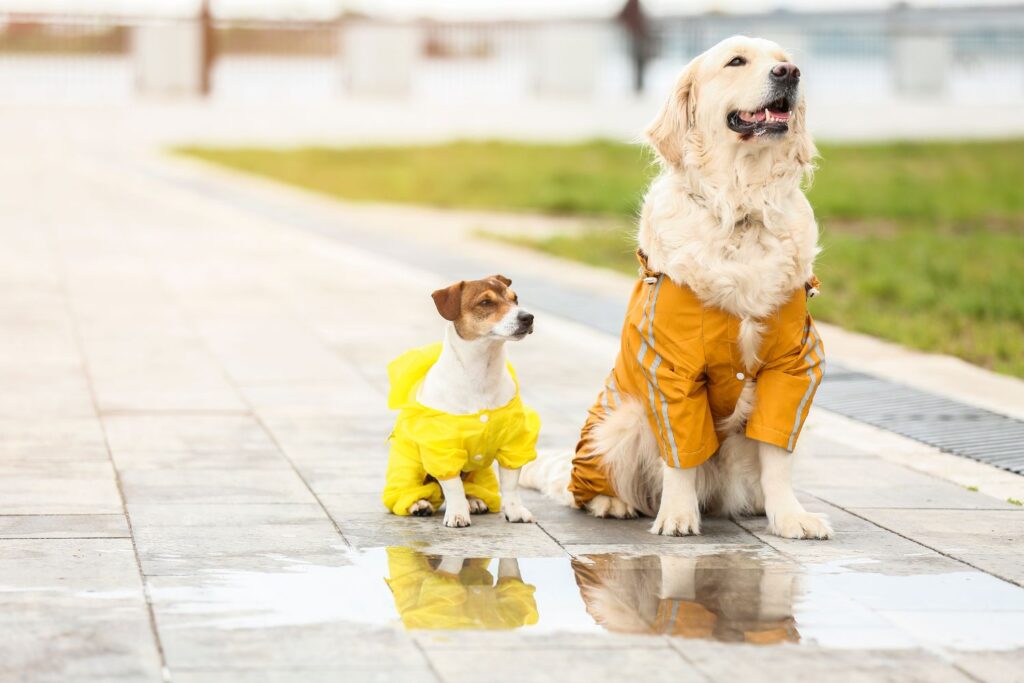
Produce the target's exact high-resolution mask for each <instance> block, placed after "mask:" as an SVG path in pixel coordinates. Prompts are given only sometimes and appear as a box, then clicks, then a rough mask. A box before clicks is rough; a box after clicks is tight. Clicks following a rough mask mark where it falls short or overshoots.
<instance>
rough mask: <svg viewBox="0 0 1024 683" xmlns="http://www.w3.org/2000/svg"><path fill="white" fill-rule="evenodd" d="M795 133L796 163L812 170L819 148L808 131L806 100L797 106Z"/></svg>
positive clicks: (802, 99) (800, 101)
mask: <svg viewBox="0 0 1024 683" xmlns="http://www.w3.org/2000/svg"><path fill="white" fill-rule="evenodd" d="M794 114H795V116H794V118H795V122H794V124H795V126H794V131H793V132H794V133H795V134H796V149H795V155H796V162H797V163H799V164H800V165H801V166H803V167H804V168H805V169H808V170H810V169H811V167H812V166H813V164H814V160H815V158H817V156H818V148H817V147H815V146H814V139H813V138H812V137H811V132H810V131H809V130H808V129H807V103H806V102H805V101H804V98H802V97H801V98H800V100H799V101H798V102H797V104H796V111H795V112H794Z"/></svg>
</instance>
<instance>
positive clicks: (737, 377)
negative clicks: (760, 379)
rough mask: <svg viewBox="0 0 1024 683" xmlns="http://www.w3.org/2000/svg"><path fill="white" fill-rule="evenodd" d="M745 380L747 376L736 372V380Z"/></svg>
mask: <svg viewBox="0 0 1024 683" xmlns="http://www.w3.org/2000/svg"><path fill="white" fill-rule="evenodd" d="M746 378H747V376H746V375H744V374H743V373H742V372H737V373H736V379H739V380H743V379H746Z"/></svg>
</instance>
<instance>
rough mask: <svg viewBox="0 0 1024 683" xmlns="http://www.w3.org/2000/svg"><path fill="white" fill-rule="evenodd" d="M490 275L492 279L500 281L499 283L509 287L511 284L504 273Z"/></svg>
mask: <svg viewBox="0 0 1024 683" xmlns="http://www.w3.org/2000/svg"><path fill="white" fill-rule="evenodd" d="M491 277H492V278H493V279H495V280H497V281H498V282H500V283H501V284H503V285H505V286H506V287H511V286H512V281H511V280H509V279H508V278H507V277H505V276H504V275H492V276H491Z"/></svg>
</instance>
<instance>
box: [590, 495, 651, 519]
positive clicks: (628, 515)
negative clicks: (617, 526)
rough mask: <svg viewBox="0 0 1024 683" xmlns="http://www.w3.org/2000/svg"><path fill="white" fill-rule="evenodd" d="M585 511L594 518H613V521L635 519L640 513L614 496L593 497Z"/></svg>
mask: <svg viewBox="0 0 1024 683" xmlns="http://www.w3.org/2000/svg"><path fill="white" fill-rule="evenodd" d="M587 510H588V511H589V512H590V514H592V515H594V516H595V517H614V518H615V519H636V518H637V517H639V516H640V513H639V512H637V511H636V508H634V507H633V506H632V505H630V504H629V503H627V502H625V501H623V500H621V499H619V498H615V497H614V496H602V495H598V496H594V498H593V500H591V501H590V502H589V503H587Z"/></svg>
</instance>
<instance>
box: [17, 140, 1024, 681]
mask: <svg viewBox="0 0 1024 683" xmlns="http://www.w3.org/2000/svg"><path fill="white" fill-rule="evenodd" d="M7 142H8V143H9V144H8V145H7V150H8V153H7V154H5V155H4V156H3V158H0V182H2V185H0V186H2V187H4V188H5V191H4V192H3V193H2V195H0V215H2V216H3V221H0V235H2V237H3V244H4V247H5V248H4V249H3V250H0V279H2V282H3V286H2V287H0V330H2V332H3V333H2V334H0V345H2V350H3V353H2V355H0V365H2V376H3V378H4V387H5V389H6V391H4V392H3V393H2V397H0V472H2V476H0V549H2V552H0V601H3V604H4V605H3V606H4V608H5V609H3V610H2V614H3V616H2V617H0V622H2V623H3V625H4V628H3V632H4V633H5V635H7V637H6V638H3V639H0V652H2V654H3V656H2V657H0V678H3V679H11V680H31V681H36V680H53V681H57V680H60V681H63V680H76V681H83V680H97V681H114V680H125V681H136V680H139V681H144V680H153V681H155V680H161V679H163V680H173V681H186V682H189V681H192V682H194V681H234V680H238V681H243V680H244V681H293V680H301V681H306V680H310V681H316V680H338V679H339V678H341V679H343V680H359V681H362V680H381V681H385V680H402V681H408V680H416V681H420V680H427V681H429V680H436V681H463V680H467V681H468V680H472V681H477V680H481V679H484V680H488V681H505V680H508V681H524V680H564V679H565V678H566V677H567V676H572V677H573V678H578V679H580V680H587V679H591V680H606V679H608V680H610V679H613V678H619V677H621V676H623V675H630V676H631V677H632V678H636V679H639V680H645V681H647V680H672V681H680V680H713V681H715V680H723V681H724V680H735V679H737V678H738V677H744V678H745V679H747V680H764V679H770V678H776V679H778V678H782V679H796V678H801V677H813V679H815V680H864V681H876V680H900V681H906V680H920V681H947V680H948V681H970V680H975V681H977V680H985V681H1008V680H1021V678H1022V672H1024V667H1022V663H1024V649H1022V648H1024V635H1022V634H1024V588H1022V585H1024V569H1022V564H1021V562H1020V557H1021V555H1022V551H1024V510H1022V509H1021V508H1019V507H1016V506H1013V505H1010V504H1008V503H1007V502H1006V501H1005V498H1002V497H994V496H989V495H986V494H985V493H983V492H981V491H971V490H968V489H966V488H964V486H961V485H958V484H956V483H952V482H950V481H947V480H946V479H944V478H940V477H938V476H933V474H934V473H933V474H928V473H925V472H922V471H919V469H920V468H917V469H915V468H914V467H908V466H907V464H908V463H910V464H914V463H916V462H917V461H928V458H930V457H933V456H934V455H935V454H934V453H930V452H928V451H927V450H926V449H923V447H922V448H920V449H917V450H914V449H915V448H916V447H915V446H914V445H913V444H907V443H905V440H902V441H901V440H898V439H897V440H895V441H893V440H892V439H890V438H888V437H886V436H885V435H880V434H878V433H877V432H876V431H871V430H868V431H863V430H862V431H857V427H856V425H853V426H851V425H847V424H844V423H843V422H842V421H841V420H838V419H836V418H834V416H828V415H815V416H814V418H813V421H812V423H811V426H810V431H809V433H808V438H810V439H812V440H813V441H814V445H815V450H816V454H815V457H813V458H809V459H807V460H806V461H805V462H803V463H801V466H800V472H799V478H798V485H799V489H800V494H801V497H802V498H803V500H804V501H805V502H806V504H807V505H808V506H809V507H810V508H811V509H814V510H816V511H821V512H826V513H827V514H829V515H830V517H831V519H832V522H833V525H834V526H835V528H836V530H837V535H836V538H835V539H834V540H833V541H831V542H827V543H824V542H820V543H819V542H797V541H786V540H782V539H777V538H774V537H771V536H768V535H766V534H765V532H764V528H765V522H764V520H763V519H751V520H744V521H743V522H741V523H734V522H731V521H728V520H709V521H708V522H707V524H706V527H705V532H704V535H703V536H701V537H695V538H683V539H677V538H661V537H656V536H652V535H650V534H648V533H647V532H646V527H647V526H648V524H649V521H644V520H636V521H618V522H609V521H599V520H594V519H591V518H589V517H586V516H585V515H582V514H580V513H576V512H574V511H571V510H566V509H562V508H558V507H556V506H554V505H553V504H551V503H549V502H547V501H544V500H542V499H540V498H539V497H538V496H535V495H532V494H531V495H530V496H528V498H527V504H528V505H529V506H530V507H531V509H532V510H533V512H534V514H535V515H536V516H537V518H538V519H539V524H537V525H508V524H505V523H504V522H503V521H502V520H500V519H498V518H497V516H493V515H492V516H487V517H480V518H476V519H475V520H474V525H473V527H471V528H470V529H466V530H461V531H454V530H448V529H444V528H442V527H441V523H440V519H439V518H437V517H435V518H431V519H399V518H395V517H391V516H388V515H386V514H385V513H384V511H383V509H382V506H381V505H380V504H379V501H378V494H379V491H380V488H381V485H382V473H383V468H384V462H385V447H384V443H383V441H384V438H385V437H386V435H387V433H388V429H389V427H390V423H391V420H392V416H391V415H390V414H389V413H388V412H387V411H386V410H385V406H384V395H385V391H386V384H385V372H384V370H385V364H386V362H387V360H389V359H390V358H391V357H393V356H394V355H396V354H397V353H399V352H400V351H402V350H404V349H406V348H409V347H410V346H413V345H416V344H421V343H426V342H429V341H433V340H435V339H436V338H437V337H438V335H439V333H440V329H441V328H440V324H439V320H438V319H437V316H436V313H435V312H434V310H433V307H432V306H431V305H430V301H429V299H428V298H427V294H428V293H429V291H431V290H432V289H433V288H435V287H436V286H438V285H440V284H444V283H443V282H441V281H439V280H440V277H439V276H438V275H437V274H436V273H433V272H430V271H429V270H417V269H414V268H410V267H409V266H408V265H406V264H402V263H398V262H395V261H392V260H389V259H387V258H384V257H381V256H380V255H378V254H374V253H372V252H368V251H367V250H366V249H364V248H361V247H358V246H351V245H348V244H345V243H344V242H342V241H339V240H337V239H331V238H328V237H325V236H322V235H318V234H316V233H314V232H310V231H302V230H296V229H295V228H294V227H293V226H291V225H288V224H287V222H286V221H285V220H283V218H282V216H281V215H276V216H264V217H260V216H259V215H255V214H254V213H253V212H252V211H248V210H246V208H245V206H244V205H239V204H237V203H236V202H229V201H224V200H223V199H222V196H223V194H222V192H221V191H220V189H219V186H218V185H217V183H219V182H225V183H227V182H231V180H230V179H228V178H226V177H225V178H222V179H219V180H214V179H213V178H211V177H210V176H208V175H205V174H203V173H201V172H199V171H197V170H194V169H191V168H189V167H188V166H186V165H180V164H178V165H173V166H171V165H166V166H160V164H162V163H164V162H161V161H159V160H156V159H154V158H151V157H140V156H136V155H135V154H134V152H131V153H130V152H129V151H127V150H126V151H123V153H119V152H118V151H117V150H106V151H105V150H101V149H100V148H99V147H96V146H94V145H90V144H76V142H75V140H74V139H72V138H61V137H59V136H58V137H57V138H56V139H54V137H53V136H47V135H44V136H42V137H40V138H35V137H33V136H31V135H28V134H26V135H25V136H24V137H22V138H18V137H17V136H11V137H10V139H9V140H8V141H7ZM158 166H159V167H160V168H161V169H162V170H161V171H160V172H159V173H156V172H148V171H150V170H153V169H156V168H157V167H158ZM169 177H170V178H173V179H176V181H175V182H170V181H169V180H168V178H169ZM183 180H184V181H187V182H181V181H183ZM266 191H267V192H271V191H273V190H271V189H269V188H268V189H267V190H266ZM279 198H280V201H281V202H282V203H283V204H284V205H288V203H289V202H296V204H295V206H300V205H301V206H303V207H306V208H308V207H310V206H314V207H315V208H314V210H316V211H318V212H319V211H322V212H324V213H323V215H324V219H325V220H329V219H330V216H332V215H335V214H333V213H331V212H333V211H335V210H337V209H336V208H332V207H331V206H328V205H327V203H324V204H318V203H316V202H315V201H313V200H310V199H308V198H306V197H303V196H299V195H298V194H296V193H290V192H288V191H284V190H282V191H281V194H280V195H279ZM378 236H379V238H381V239H387V238H388V233H384V232H380V233H378ZM391 239H395V238H394V237H391ZM453 248H465V249H467V250H473V249H478V248H480V249H484V248H487V247H482V246H479V245H471V244H463V243H456V244H455V245H453ZM509 253H510V254H511V253H512V252H509ZM523 263H524V264H525V260H524V261H523ZM518 265H519V262H518V261H510V263H509V267H508V269H507V270H508V272H506V274H507V275H510V276H512V277H513V279H515V277H516V270H517V267H518ZM524 267H526V266H525V265H524ZM567 272H569V271H568V270H567ZM608 286H609V292H611V291H612V289H613V285H611V284H609V285H608ZM525 303H529V302H525ZM614 349H615V340H614V339H613V338H612V337H610V336H608V335H605V334H602V333H600V332H597V331H595V330H593V329H590V328H588V327H587V326H585V325H581V324H578V323H574V322H570V321H567V320H564V319H560V318H558V317H557V316H551V315H545V316H542V317H540V318H539V319H538V332H537V334H535V335H534V336H532V337H530V338H529V339H528V340H526V341H524V342H523V343H522V344H520V345H517V346H516V347H515V348H514V349H513V350H512V354H513V359H514V361H515V362H516V364H517V367H518V369H519V373H520V377H521V380H522V384H523V387H524V393H525V396H526V398H527V400H528V401H530V402H531V403H532V404H533V405H534V406H535V407H536V408H537V409H538V410H539V411H540V412H541V414H542V417H543V420H544V430H543V446H544V447H545V448H567V447H571V445H572V444H573V443H574V442H575V438H576V434H577V430H578V428H579V425H580V423H581V420H582V415H583V412H584V411H585V409H586V407H587V405H588V404H589V402H590V401H591V400H592V398H593V396H594V393H595V391H596V389H597V387H598V386H599V385H600V381H601V378H603V376H604V374H605V372H606V371H607V368H608V365H609V363H610V362H611V359H612V357H613V355H614ZM894 454H895V455H894ZM950 457H952V456H950ZM900 458H902V461H900ZM930 462H934V460H932V461H930ZM977 467H984V466H981V465H978V466H977ZM989 470H991V468H986V470H985V472H986V473H988V471H989ZM975 471H977V470H975ZM992 476H993V477H995V476H996V475H995V474H992ZM1006 476H1013V475H1006ZM1001 481H1003V482H1004V483H1005V481H1006V480H1001ZM389 549H390V551H389ZM442 557H443V558H444V560H445V561H446V562H447V564H445V565H444V566H446V567H450V566H453V565H452V563H453V562H454V563H455V566H457V567H459V566H461V568H462V570H461V572H459V573H458V575H457V577H456V578H455V579H453V578H452V576H453V575H452V574H447V575H445V574H442V573H438V571H437V569H438V568H439V566H441V565H439V564H438V563H439V562H441V561H442V559H441V558H442ZM461 558H484V559H489V560H490V562H488V563H485V562H483V561H481V560H466V561H465V562H460V560H461ZM498 558H506V559H508V558H516V559H517V560H518V562H517V563H516V564H515V565H511V564H509V563H505V564H504V565H502V564H501V563H499V562H498ZM410 586H411V587H412V590H406V588H407V587H410ZM432 586H439V588H437V589H436V590H439V591H441V592H440V593H438V592H431V591H432V590H434V589H433V588H430V587H432ZM509 586H512V587H513V588H514V590H512V589H509ZM428 588H430V590H428ZM437 596H449V597H452V596H454V597H453V599H451V600H448V601H447V602H445V601H444V600H441V601H440V602H439V601H438V599H437ZM452 605H455V607H452ZM496 614H498V615H500V617H501V618H500V619H496V618H495V616H494V615H496ZM424 615H426V616H424ZM453 623H454V624H458V625H461V626H463V627H464V629H465V630H457V631H449V630H432V629H429V628H423V627H426V626H440V625H444V624H453ZM408 626H412V627H414V628H407V627H408Z"/></svg>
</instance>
